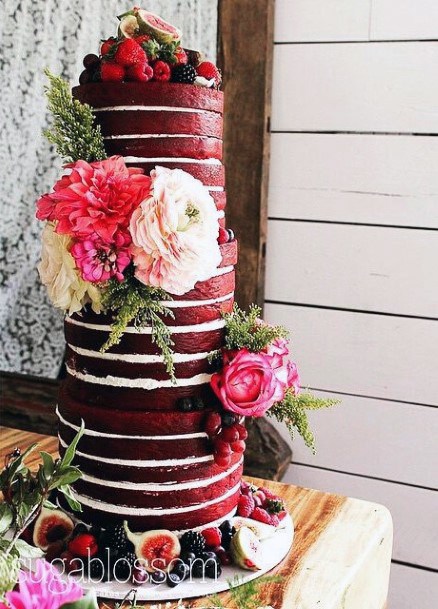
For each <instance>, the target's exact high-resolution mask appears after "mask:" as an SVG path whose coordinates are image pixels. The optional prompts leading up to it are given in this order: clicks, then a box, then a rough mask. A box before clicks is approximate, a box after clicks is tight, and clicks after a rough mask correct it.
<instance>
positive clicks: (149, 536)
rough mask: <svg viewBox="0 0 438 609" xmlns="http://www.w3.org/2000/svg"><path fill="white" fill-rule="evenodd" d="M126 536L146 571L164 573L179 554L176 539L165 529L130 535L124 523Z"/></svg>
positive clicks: (177, 540)
mask: <svg viewBox="0 0 438 609" xmlns="http://www.w3.org/2000/svg"><path fill="white" fill-rule="evenodd" d="M123 524H124V527H125V531H126V536H127V537H128V539H129V541H130V542H131V543H133V544H134V548H135V554H136V556H137V558H138V559H139V560H140V561H141V564H142V566H144V568H145V569H147V571H149V572H150V573H152V572H153V571H157V570H161V571H165V570H166V569H167V568H168V567H169V566H171V563H172V561H173V560H175V559H176V558H178V556H179V555H180V553H181V546H180V543H179V539H178V537H177V536H176V535H175V534H174V533H172V532H171V531H167V530H165V529H161V530H157V531H147V532H146V533H132V532H131V531H130V530H129V528H128V523H127V522H126V521H125V522H124V523H123Z"/></svg>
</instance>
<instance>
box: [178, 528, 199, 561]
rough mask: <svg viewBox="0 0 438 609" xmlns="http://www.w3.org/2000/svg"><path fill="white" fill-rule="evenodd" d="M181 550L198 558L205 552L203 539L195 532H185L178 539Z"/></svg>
mask: <svg viewBox="0 0 438 609" xmlns="http://www.w3.org/2000/svg"><path fill="white" fill-rule="evenodd" d="M180 543H181V550H182V551H183V552H193V554H195V556H199V555H200V554H202V552H203V551H204V550H205V539H204V536H203V535H201V533H198V532H197V531H187V532H186V533H184V534H183V536H182V537H181V539H180Z"/></svg>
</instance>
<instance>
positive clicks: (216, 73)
mask: <svg viewBox="0 0 438 609" xmlns="http://www.w3.org/2000/svg"><path fill="white" fill-rule="evenodd" d="M196 73H197V74H198V76H202V77H203V78H206V79H207V80H211V79H212V78H214V82H215V85H216V86H217V87H218V86H219V85H220V84H221V82H222V75H221V73H220V70H219V68H218V67H217V66H215V65H214V63H212V62H211V61H203V62H202V63H200V64H199V66H198V67H197V68H196Z"/></svg>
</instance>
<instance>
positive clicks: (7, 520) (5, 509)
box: [0, 503, 14, 534]
mask: <svg viewBox="0 0 438 609" xmlns="http://www.w3.org/2000/svg"><path fill="white" fill-rule="evenodd" d="M13 518H14V516H13V513H12V510H11V508H10V507H9V505H8V504H7V503H0V534H2V533H4V532H5V531H7V530H8V529H9V528H10V527H11V525H12V521H13Z"/></svg>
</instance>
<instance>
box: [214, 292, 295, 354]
mask: <svg viewBox="0 0 438 609" xmlns="http://www.w3.org/2000/svg"><path fill="white" fill-rule="evenodd" d="M261 312H262V311H261V309H260V307H258V306H257V305H254V304H253V305H251V306H250V308H249V312H248V313H246V311H242V309H240V308H239V307H238V306H237V305H236V304H235V305H234V307H233V311H232V312H231V313H226V314H225V315H224V319H225V323H226V334H225V347H226V348H227V349H230V350H232V349H243V348H245V349H248V351H253V352H255V353H259V352H260V351H263V349H265V348H266V347H267V346H268V345H269V344H270V343H271V342H272V341H273V340H275V339H276V338H287V337H288V331H287V330H286V329H285V328H283V327H282V326H270V325H268V324H264V323H260V315H261Z"/></svg>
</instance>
